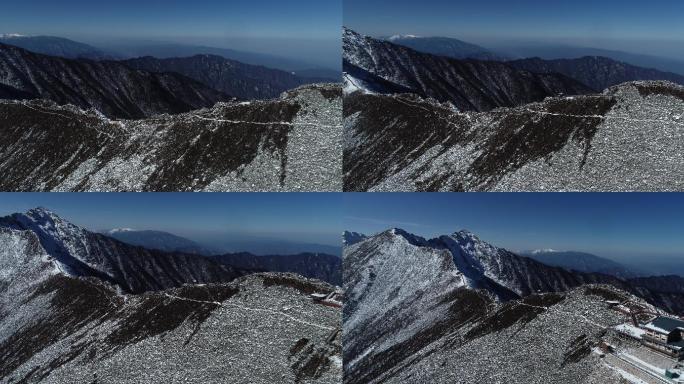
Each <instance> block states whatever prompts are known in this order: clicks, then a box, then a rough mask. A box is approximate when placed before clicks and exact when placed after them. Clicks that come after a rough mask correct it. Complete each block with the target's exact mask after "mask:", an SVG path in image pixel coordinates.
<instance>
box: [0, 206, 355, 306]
mask: <svg viewBox="0 0 684 384" xmlns="http://www.w3.org/2000/svg"><path fill="white" fill-rule="evenodd" d="M3 228H8V229H11V230H21V231H30V232H33V233H34V234H35V235H36V236H37V238H38V239H39V240H40V244H41V246H42V247H43V248H44V249H45V251H46V252H47V253H48V255H49V256H50V260H52V261H53V262H54V264H55V268H56V269H57V270H59V271H61V272H63V273H64V274H66V275H68V276H76V277H95V278H98V279H101V280H103V281H106V282H108V283H111V284H113V285H116V286H119V287H120V288H121V289H123V290H124V291H126V292H130V293H142V292H147V291H155V290H163V289H167V288H172V287H179V286H181V285H183V284H186V283H193V284H200V283H221V282H228V281H231V280H233V279H235V278H237V277H240V276H244V275H246V274H249V273H254V272H266V271H268V272H292V273H298V274H300V275H301V276H304V277H309V278H316V279H320V280H324V281H328V282H331V283H333V284H341V276H342V275H341V273H342V271H341V269H340V264H341V260H340V258H339V257H336V256H331V255H326V254H314V253H303V254H299V255H286V254H283V255H272V256H256V255H254V254H250V253H246V252H243V253H239V254H225V255H220V256H215V257H205V256H204V255H201V254H199V253H198V252H199V251H204V249H202V248H201V247H200V246H199V245H198V244H196V243H194V242H192V241H190V240H187V239H185V238H182V237H179V236H174V235H172V234H169V233H166V232H160V231H133V230H122V229H119V230H111V231H108V232H106V235H104V234H100V233H95V232H91V231H88V230H86V229H84V228H81V227H78V226H76V225H73V224H71V223H70V222H68V221H66V220H64V219H62V218H61V217H59V216H58V215H57V214H55V213H54V212H52V211H50V210H47V209H45V208H35V209H32V210H29V211H28V212H26V213H16V214H13V215H11V216H7V217H4V218H0V229H3ZM119 238H121V239H123V240H122V241H120V240H118V239H119ZM185 249H188V250H189V252H185V251H184V250H185ZM191 252H197V253H196V254H192V253H191Z"/></svg>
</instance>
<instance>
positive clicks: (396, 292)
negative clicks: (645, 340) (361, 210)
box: [343, 229, 684, 384]
mask: <svg viewBox="0 0 684 384" xmlns="http://www.w3.org/2000/svg"><path fill="white" fill-rule="evenodd" d="M344 270H345V275H344V279H345V284H344V288H345V295H346V296H345V297H346V299H347V302H346V303H345V307H344V315H343V324H344V325H343V329H344V335H343V353H344V359H345V366H344V369H345V379H344V382H345V383H346V384H357V383H359V384H360V383H381V382H382V383H405V382H426V383H427V382H430V383H454V382H464V383H491V382H499V381H502V380H505V382H508V383H515V384H523V383H525V384H529V383H534V384H541V383H546V382H552V381H558V380H561V381H562V382H565V383H572V384H575V383H587V384H588V383H605V382H619V380H620V379H619V376H618V375H617V374H616V373H615V372H614V371H612V370H611V369H609V368H608V367H607V366H605V365H604V364H603V362H602V361H601V360H600V359H599V358H598V355H593V354H592V353H591V351H592V348H594V347H596V346H597V345H598V344H599V343H601V342H604V341H605V340H609V341H608V342H609V343H616V344H617V343H619V342H621V341H619V340H620V338H619V337H616V335H615V334H614V333H611V331H610V330H611V329H612V327H614V326H616V325H617V324H620V323H623V322H625V321H628V318H627V317H626V316H624V315H622V314H620V313H618V312H617V311H614V310H613V309H610V307H609V305H608V304H607V303H606V300H608V299H611V300H619V301H627V300H629V301H631V302H634V303H638V304H639V305H642V306H644V307H645V308H649V310H650V311H652V312H654V313H655V312H658V313H664V311H662V310H661V309H656V308H654V307H653V306H651V305H650V304H647V303H646V302H645V301H644V300H643V299H641V298H640V297H639V296H641V297H645V298H646V299H647V300H649V301H653V302H658V305H660V306H661V307H664V308H672V307H669V305H670V304H671V303H672V302H671V301H670V302H668V301H666V300H665V299H672V298H674V297H678V299H677V301H678V302H679V303H680V304H679V305H678V309H677V310H676V311H677V312H680V313H681V312H682V310H684V306H682V303H684V295H681V294H680V295H678V296H677V295H675V296H668V295H666V294H662V295H661V293H654V292H650V293H649V292H647V291H646V290H642V289H641V288H642V287H636V286H633V287H630V285H629V284H628V283H627V282H625V281H623V280H620V279H617V278H615V277H611V276H608V275H600V274H582V273H578V272H569V271H567V270H565V269H562V268H556V267H550V266H546V265H544V264H541V263H539V262H537V261H534V260H532V259H529V258H526V257H520V256H517V255H515V254H513V253H511V252H509V251H506V250H505V249H501V248H498V247H495V246H493V245H491V244H488V243H486V242H485V241H483V240H481V239H479V238H478V237H477V236H476V235H474V234H472V233H470V232H468V231H459V232H456V233H454V234H451V235H445V236H440V237H437V238H434V239H425V238H422V237H420V236H416V235H413V234H410V233H408V232H406V231H403V230H400V229H391V230H387V231H385V232H382V233H379V234H377V235H374V236H370V237H368V238H367V239H365V240H363V241H360V242H358V243H355V244H353V245H350V246H347V247H345V256H344ZM597 283H600V284H603V285H597ZM616 287H617V288H616ZM628 290H631V291H632V292H633V293H636V294H637V295H634V294H631V293H629V292H628ZM506 295H508V296H506ZM649 295H650V296H649ZM521 362H526V363H524V364H521Z"/></svg>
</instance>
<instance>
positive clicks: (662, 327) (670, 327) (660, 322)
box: [645, 316, 684, 333]
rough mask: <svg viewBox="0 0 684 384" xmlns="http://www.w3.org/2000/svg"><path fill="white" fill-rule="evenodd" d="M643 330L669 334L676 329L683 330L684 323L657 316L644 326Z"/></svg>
mask: <svg viewBox="0 0 684 384" xmlns="http://www.w3.org/2000/svg"><path fill="white" fill-rule="evenodd" d="M645 328H646V329H650V330H652V331H656V332H660V333H670V332H672V331H674V330H676V329H681V330H684V321H681V320H679V319H675V318H672V317H663V316H658V317H656V318H655V319H653V320H651V322H650V323H648V324H646V325H645Z"/></svg>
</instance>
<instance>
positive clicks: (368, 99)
mask: <svg viewBox="0 0 684 384" xmlns="http://www.w3.org/2000/svg"><path fill="white" fill-rule="evenodd" d="M683 95H684V87H682V86H679V85H676V84H673V83H668V82H633V83H625V84H622V85H618V86H615V87H612V88H609V89H607V90H606V91H604V92H603V93H602V94H599V95H586V96H574V97H554V98H548V99H546V100H545V101H543V102H539V103H532V104H528V105H525V106H521V107H517V108H499V109H495V110H492V111H490V112H483V113H473V112H468V113H462V112H458V111H454V109H453V107H452V105H449V104H441V103H438V102H435V101H434V100H431V99H423V98H421V97H418V96H413V95H391V96H388V95H370V94H362V93H360V92H355V93H353V94H350V95H347V96H346V97H345V110H344V116H345V150H344V162H345V170H344V171H345V190H348V191H680V190H682V189H684V178H683V177H682V175H684V157H683V156H684V123H683V122H682V120H681V119H680V116H684V96H683Z"/></svg>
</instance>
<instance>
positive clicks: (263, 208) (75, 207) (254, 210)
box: [0, 193, 343, 246]
mask: <svg viewBox="0 0 684 384" xmlns="http://www.w3.org/2000/svg"><path fill="white" fill-rule="evenodd" d="M37 206H43V207H46V208H49V209H51V210H52V211H54V212H55V213H57V214H58V215H60V216H61V217H63V218H64V219H66V220H69V221H71V222H72V223H74V224H77V225H80V226H83V227H86V228H89V229H91V230H95V231H98V230H104V229H111V228H121V227H124V228H134V229H156V230H163V231H169V232H171V233H175V234H178V235H181V236H187V237H190V238H196V237H202V238H206V237H207V236H210V235H211V236H220V235H221V234H226V235H233V236H234V235H236V234H244V235H248V236H262V237H266V238H273V239H284V240H291V241H296V242H305V243H317V244H326V245H335V246H339V245H340V233H341V232H342V230H343V228H342V216H343V214H342V196H341V194H335V193H0V216H5V215H8V214H11V213H14V212H25V211H27V210H28V209H30V208H34V207H37Z"/></svg>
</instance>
